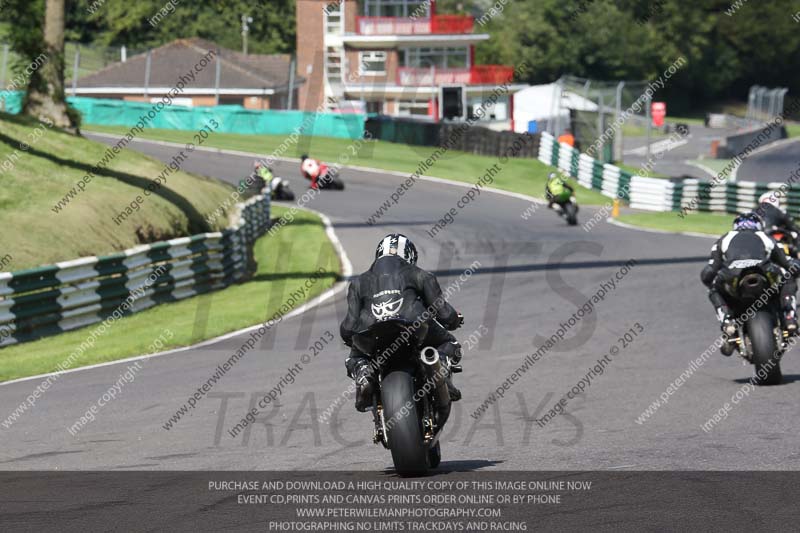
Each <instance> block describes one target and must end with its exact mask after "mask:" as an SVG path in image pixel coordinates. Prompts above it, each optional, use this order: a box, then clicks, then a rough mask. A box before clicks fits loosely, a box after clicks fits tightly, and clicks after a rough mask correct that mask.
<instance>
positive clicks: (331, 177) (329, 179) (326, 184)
mask: <svg viewBox="0 0 800 533" xmlns="http://www.w3.org/2000/svg"><path fill="white" fill-rule="evenodd" d="M317 186H319V188H320V189H328V190H332V191H343V190H344V182H343V181H342V179H341V178H340V177H339V172H338V171H337V170H334V169H329V170H328V171H327V172H326V173H325V175H323V176H320V178H319V179H318V180H317Z"/></svg>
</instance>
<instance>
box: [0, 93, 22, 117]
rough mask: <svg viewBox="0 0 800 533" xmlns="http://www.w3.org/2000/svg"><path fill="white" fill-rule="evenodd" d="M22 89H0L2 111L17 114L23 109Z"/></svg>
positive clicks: (0, 107)
mask: <svg viewBox="0 0 800 533" xmlns="http://www.w3.org/2000/svg"><path fill="white" fill-rule="evenodd" d="M22 94H23V93H22V91H0V111H5V112H6V113H11V114H12V115H16V114H17V113H19V112H20V111H22Z"/></svg>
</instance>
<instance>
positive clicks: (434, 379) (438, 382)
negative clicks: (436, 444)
mask: <svg viewBox="0 0 800 533" xmlns="http://www.w3.org/2000/svg"><path fill="white" fill-rule="evenodd" d="M419 358H420V361H422V367H423V369H424V370H425V376H426V378H427V379H426V380H425V385H423V387H425V388H426V389H427V388H429V387H433V394H434V397H435V398H436V414H437V415H438V416H437V422H438V424H439V428H443V427H444V424H445V422H447V419H448V418H449V417H450V390H449V389H448V388H447V381H446V379H447V375H448V374H449V370H448V369H447V367H445V365H444V363H443V362H442V359H441V357H439V350H437V349H436V348H434V347H433V346H426V347H425V348H423V349H422V350H421V351H420V353H419ZM440 431H441V429H440ZM437 437H438V435H437Z"/></svg>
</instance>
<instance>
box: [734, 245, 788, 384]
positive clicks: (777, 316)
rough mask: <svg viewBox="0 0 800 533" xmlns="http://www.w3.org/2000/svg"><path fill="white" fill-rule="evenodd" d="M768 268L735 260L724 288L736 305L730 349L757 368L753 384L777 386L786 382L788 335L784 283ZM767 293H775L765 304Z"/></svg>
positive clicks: (755, 261) (759, 263) (754, 261)
mask: <svg viewBox="0 0 800 533" xmlns="http://www.w3.org/2000/svg"><path fill="white" fill-rule="evenodd" d="M766 265H767V261H766V260H764V261H759V260H757V259H752V260H751V259H747V260H738V261H734V262H733V263H732V264H731V265H730V266H729V267H728V269H727V270H728V272H727V273H726V274H727V275H726V276H725V278H726V280H727V281H726V282H725V283H724V284H723V286H724V289H725V292H726V293H728V296H729V298H728V300H729V301H730V302H733V303H734V305H732V306H731V311H732V312H733V315H734V318H736V319H737V320H736V322H737V325H738V326H737V332H736V334H735V335H734V336H733V337H732V338H729V343H732V344H733V346H732V347H731V350H732V349H733V348H735V349H736V350H737V351H738V352H739V355H740V356H741V357H742V358H744V359H745V360H747V361H749V362H750V363H751V364H753V365H755V367H756V368H755V377H754V379H753V381H754V383H756V384H757V385H778V384H780V383H781V381H782V380H783V375H782V374H781V365H780V361H781V357H782V356H783V354H784V352H785V351H786V349H787V348H788V343H787V339H788V338H789V333H788V332H787V331H786V330H785V327H784V323H783V320H782V313H781V306H780V291H779V290H778V284H779V283H780V281H781V280H780V279H778V278H779V276H777V275H775V274H773V273H772V272H770V271H769V270H767V268H766ZM767 291H769V292H770V293H772V294H771V295H770V296H769V299H768V300H766V302H765V303H763V304H762V303H761V301H762V300H763V295H765V294H766V293H767ZM760 299H761V300H760ZM748 309H751V311H750V312H749V313H748ZM750 315H752V317H751V318H748V316H750ZM723 353H725V352H724V351H723ZM726 355H730V352H728V353H726Z"/></svg>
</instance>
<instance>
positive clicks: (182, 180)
mask: <svg viewBox="0 0 800 533" xmlns="http://www.w3.org/2000/svg"><path fill="white" fill-rule="evenodd" d="M21 142H24V143H26V144H27V145H29V147H28V148H27V149H23V147H21V146H20V143H21ZM106 149H107V146H106V145H104V144H101V143H97V142H93V141H89V140H87V139H85V138H83V137H77V136H74V135H70V134H68V133H65V132H62V131H59V130H57V129H55V128H49V127H47V126H46V125H45V124H41V123H39V122H37V121H35V120H32V119H30V118H26V117H16V116H11V115H7V114H2V113H0V183H2V185H3V186H2V187H0V228H4V231H3V237H2V239H0V243H2V244H1V245H0V256H4V255H5V254H8V255H10V256H11V257H12V260H11V262H10V263H8V264H5V265H4V267H0V269H4V270H20V269H23V268H28V267H33V266H39V265H43V264H48V263H54V262H57V261H65V260H69V259H77V258H78V257H82V256H87V255H104V254H108V253H111V252H115V251H120V250H124V249H126V248H130V247H132V246H135V245H137V244H143V243H148V242H154V241H159V240H164V239H170V238H174V237H182V236H186V235H190V234H194V233H202V232H205V231H216V230H219V229H222V228H223V227H225V226H227V225H228V220H227V218H228V217H227V216H221V217H219V218H218V219H216V220H215V221H214V223H213V224H212V225H209V224H208V223H206V221H205V216H207V215H208V214H210V213H212V212H213V211H214V210H215V209H217V208H218V207H219V206H220V203H221V202H223V201H224V200H225V199H227V198H228V197H229V196H230V193H231V192H232V190H233V188H232V187H231V186H229V185H227V184H224V183H222V182H220V181H217V180H212V179H210V178H204V177H201V176H195V175H192V174H188V173H186V172H181V171H178V172H175V173H173V174H170V175H168V176H167V177H166V183H164V184H163V185H162V186H161V188H160V189H158V190H156V191H154V193H153V194H152V195H150V196H147V197H145V196H143V188H144V187H145V186H147V185H148V184H150V183H152V180H153V179H154V178H156V177H157V176H158V175H159V174H160V173H161V172H162V170H163V169H164V164H163V163H162V162H160V161H157V160H155V159H152V158H149V157H146V156H144V155H143V154H141V153H139V152H135V151H133V150H122V151H121V152H120V153H119V154H118V155H117V156H116V157H115V158H114V159H113V160H112V161H111V162H109V163H108V165H107V167H106V168H104V169H97V170H96V171H95V174H96V175H95V177H94V178H93V179H92V181H90V182H89V183H87V184H86V185H85V191H83V192H80V191H77V190H76V192H77V194H76V195H75V196H74V197H73V198H72V200H71V201H70V203H69V204H68V205H66V207H64V208H62V209H61V210H60V211H54V210H53V209H54V206H56V204H57V203H58V202H59V201H60V200H62V198H64V196H65V195H66V194H68V192H69V191H70V190H71V189H72V188H74V187H75V185H76V183H77V182H79V181H80V180H81V179H83V177H84V176H85V175H86V174H87V173H88V172H89V171H90V170H91V169H92V168H93V167H95V166H96V165H97V164H98V162H99V161H100V160H101V159H102V158H103V156H104V154H105V152H106ZM189 157H191V155H189ZM137 195H142V197H143V198H144V201H143V203H141V204H137V206H136V208H138V211H134V212H133V214H132V215H131V216H129V217H128V218H127V219H126V220H124V221H123V222H121V223H120V224H116V223H114V222H113V221H112V219H113V218H114V217H115V216H117V214H118V213H119V212H120V211H122V210H124V209H125V207H126V206H128V205H129V204H130V203H131V202H133V201H134V200H135V198H136V197H137ZM132 209H133V208H132Z"/></svg>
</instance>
